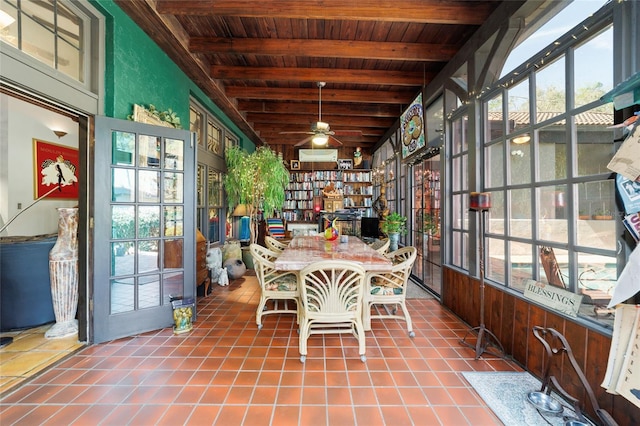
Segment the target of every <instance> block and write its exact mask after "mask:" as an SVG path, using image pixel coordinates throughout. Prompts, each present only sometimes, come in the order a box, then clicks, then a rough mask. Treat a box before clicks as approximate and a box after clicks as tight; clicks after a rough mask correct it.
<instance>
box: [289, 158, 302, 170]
mask: <svg viewBox="0 0 640 426" xmlns="http://www.w3.org/2000/svg"><path fill="white" fill-rule="evenodd" d="M291 170H300V162H299V161H298V160H291Z"/></svg>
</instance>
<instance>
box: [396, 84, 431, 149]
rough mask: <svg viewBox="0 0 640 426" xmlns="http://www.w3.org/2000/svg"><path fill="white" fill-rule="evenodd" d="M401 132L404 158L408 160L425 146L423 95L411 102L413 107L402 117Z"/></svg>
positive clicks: (410, 106)
mask: <svg viewBox="0 0 640 426" xmlns="http://www.w3.org/2000/svg"><path fill="white" fill-rule="evenodd" d="M400 132H401V135H402V158H407V157H408V156H410V155H411V154H413V153H415V152H417V151H418V150H419V149H420V148H422V147H423V146H424V143H425V142H424V108H423V106H422V93H420V94H419V95H418V96H417V97H416V98H415V99H414V100H413V102H411V105H409V107H408V108H407V109H406V110H405V111H404V113H402V115H401V116H400Z"/></svg>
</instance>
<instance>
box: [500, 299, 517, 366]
mask: <svg viewBox="0 0 640 426" xmlns="http://www.w3.org/2000/svg"><path fill="white" fill-rule="evenodd" d="M515 302H516V298H515V297H513V296H512V295H510V294H509V293H504V294H503V296H502V323H501V324H500V334H497V336H498V337H499V338H500V343H502V347H504V350H505V352H506V353H508V354H512V353H513V342H514V341H515V339H514V334H515V318H514V315H515Z"/></svg>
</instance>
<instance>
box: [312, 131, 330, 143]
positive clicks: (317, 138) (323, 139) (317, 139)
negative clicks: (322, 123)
mask: <svg viewBox="0 0 640 426" xmlns="http://www.w3.org/2000/svg"><path fill="white" fill-rule="evenodd" d="M311 142H313V144H314V145H326V144H327V142H329V135H325V134H323V133H319V134H317V135H313V137H312V138H311Z"/></svg>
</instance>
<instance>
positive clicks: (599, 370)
mask: <svg viewBox="0 0 640 426" xmlns="http://www.w3.org/2000/svg"><path fill="white" fill-rule="evenodd" d="M585 339H586V341H587V344H586V345H585V346H586V347H585V351H586V353H585V355H584V360H585V365H584V367H582V370H583V371H584V375H585V376H586V377H587V381H588V382H589V383H590V384H591V388H592V389H593V393H594V394H595V396H596V399H597V400H598V405H600V408H603V409H605V410H607V411H608V412H609V414H612V415H613V411H618V410H619V409H620V408H622V410H621V412H618V413H616V419H617V421H618V423H619V424H621V425H622V424H633V422H631V417H627V419H628V423H624V422H621V421H620V416H619V415H621V414H622V415H623V418H624V415H628V414H630V413H633V410H635V413H636V416H635V420H634V421H635V422H638V421H639V419H640V410H638V408H637V407H636V406H634V405H633V404H631V403H630V402H628V401H627V400H626V399H624V398H622V397H617V398H615V399H616V402H615V403H614V400H613V395H611V394H609V393H607V391H606V389H605V388H603V387H602V386H600V385H601V383H602V379H604V374H605V372H606V371H607V362H608V361H609V348H610V347H611V339H610V338H609V337H606V336H603V335H602V334H600V333H596V332H594V331H590V330H585ZM619 400H622V401H625V402H628V406H627V407H626V408H627V409H625V407H624V406H625V404H624V403H622V404H620V403H618V401H619ZM587 405H589V406H590V405H591V404H590V403H589V402H587ZM629 409H631V410H629ZM587 412H588V413H589V415H595V413H593V411H592V410H589V411H587Z"/></svg>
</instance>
